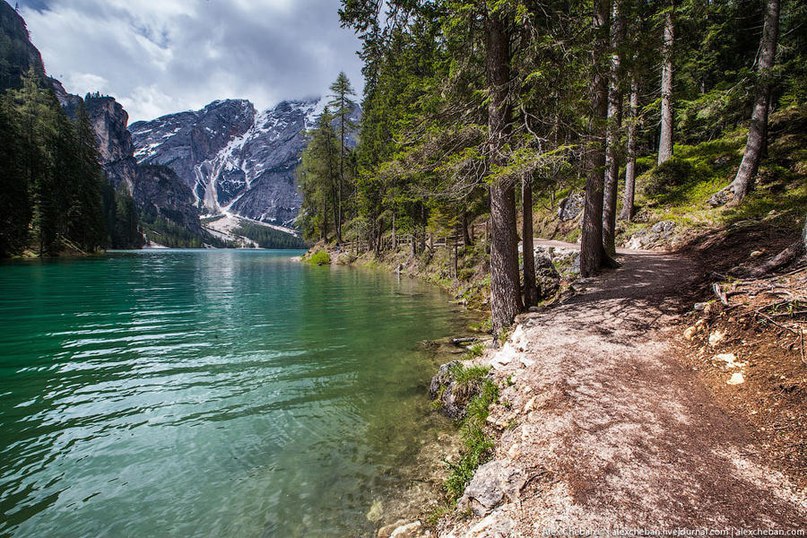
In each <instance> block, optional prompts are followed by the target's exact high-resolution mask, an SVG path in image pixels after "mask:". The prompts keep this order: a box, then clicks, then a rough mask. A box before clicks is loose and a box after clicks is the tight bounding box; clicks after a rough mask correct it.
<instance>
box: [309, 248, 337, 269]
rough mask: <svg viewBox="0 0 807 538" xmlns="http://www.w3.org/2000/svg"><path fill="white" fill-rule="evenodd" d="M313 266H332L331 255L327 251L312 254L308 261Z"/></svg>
mask: <svg viewBox="0 0 807 538" xmlns="http://www.w3.org/2000/svg"><path fill="white" fill-rule="evenodd" d="M305 261H306V262H308V263H310V264H311V265H330V264H331V255H330V254H328V251H327V250H318V251H316V252H314V253H312V254H311V255H310V256H309V257H308V258H307V259H306V260H305Z"/></svg>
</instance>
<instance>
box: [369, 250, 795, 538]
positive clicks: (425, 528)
mask: <svg viewBox="0 0 807 538" xmlns="http://www.w3.org/2000/svg"><path fill="white" fill-rule="evenodd" d="M569 248H573V247H572V246H569ZM620 261H621V262H622V264H623V266H622V268H621V269H619V270H618V271H613V272H611V273H608V274H606V275H604V276H603V277H601V278H600V279H598V280H597V281H586V280H581V281H578V282H577V284H576V285H575V288H576V293H575V294H574V296H569V297H567V298H566V299H565V300H563V301H562V302H561V303H560V304H557V305H555V306H552V307H550V308H547V309H545V310H542V311H536V312H530V313H527V314H524V315H522V316H521V317H520V318H519V319H518V320H517V325H516V327H515V329H514V331H513V332H512V333H511V335H510V337H509V338H508V340H507V341H506V343H505V344H504V345H503V346H502V348H501V349H499V350H495V351H494V350H488V351H486V352H485V353H484V354H483V355H482V356H481V357H477V358H475V359H473V361H472V364H473V365H476V366H481V367H484V368H488V369H489V373H488V374H487V375H486V379H489V380H491V381H492V382H494V383H495V384H496V386H497V387H498V398H497V401H496V403H495V404H493V405H492V406H491V408H490V413H489V415H488V416H487V419H486V425H485V429H486V432H487V433H488V434H490V435H491V436H492V438H493V439H495V448H494V449H493V450H492V451H491V453H490V454H489V455H488V459H487V461H486V462H485V463H483V464H482V465H481V466H480V467H479V468H478V469H477V471H476V472H475V474H474V475H473V478H472V479H471V480H470V482H469V483H468V485H467V487H465V489H464V491H463V494H462V496H461V497H460V498H459V501H458V502H457V504H456V508H454V509H453V510H452V511H450V512H449V513H448V514H447V515H445V516H444V517H443V518H442V519H440V520H439V522H438V523H437V524H436V525H435V526H430V525H427V523H428V522H427V521H424V520H423V519H420V520H416V521H399V522H398V523H397V524H395V525H392V526H387V527H384V528H382V529H381V530H380V531H379V534H378V536H384V537H387V536H396V537H414V536H445V537H454V538H459V537H479V538H482V537H499V536H501V537H505V536H541V535H542V533H544V532H546V531H547V530H553V531H564V530H565V531H571V530H579V529H583V528H586V529H600V530H612V531H613V530H619V529H636V528H644V529H651V530H659V531H660V530H665V529H674V528H690V529H693V528H710V529H735V530H737V529H749V528H760V529H799V528H804V526H805V525H807V492H806V491H805V490H804V489H803V488H800V487H799V484H798V483H797V482H795V481H794V480H793V479H791V478H790V477H788V476H786V475H785V474H783V473H782V472H780V471H779V470H777V469H774V468H771V467H770V461H769V458H767V457H766V453H765V450H764V448H763V447H762V446H761V445H760V443H759V442H758V440H757V438H756V437H755V436H754V435H753V432H751V431H749V429H748V427H747V426H746V424H745V423H744V422H743V421H742V420H740V419H739V417H735V416H731V415H728V414H727V413H726V412H725V411H724V410H723V409H722V408H721V407H720V406H719V405H718V404H717V403H716V402H715V400H714V397H713V396H712V393H711V392H710V391H709V389H708V387H706V386H705V385H704V383H703V382H702V380H701V379H700V378H699V374H698V371H697V368H691V367H689V366H688V365H687V364H686V361H684V360H683V358H682V357H681V356H680V355H679V351H678V349H677V347H676V342H678V341H679V340H681V339H682V338H683V335H682V332H683V331H682V328H685V327H686V324H685V319H684V317H683V316H684V315H685V313H686V312H687V311H689V310H691V308H692V304H691V303H689V302H687V301H688V299H687V293H686V290H691V289H692V288H693V287H695V286H696V284H697V278H698V275H699V274H700V270H699V268H698V266H697V264H696V263H695V262H694V261H693V260H692V259H689V258H687V257H685V256H682V255H671V254H658V253H647V252H639V253H631V254H628V253H625V252H623V255H622V256H621V257H620ZM449 368H450V367H448V366H446V367H444V368H443V369H441V372H440V373H439V374H438V376H437V377H436V381H435V383H437V384H438V385H442V386H444V387H447V386H450V384H451V380H450V379H448V378H447V376H446V374H447V371H448V369H449ZM432 393H433V396H435V395H438V399H439V400H440V401H441V402H442V404H443V405H444V406H446V408H447V409H448V410H449V413H450V414H453V415H454V416H460V415H461V414H462V411H461V410H459V408H460V407H461V403H462V400H463V399H465V400H467V398H466V397H464V396H463V395H462V393H461V391H460V392H459V393H458V392H456V391H453V390H447V389H446V390H443V391H442V392H440V391H439V390H438V391H435V390H433V391H432Z"/></svg>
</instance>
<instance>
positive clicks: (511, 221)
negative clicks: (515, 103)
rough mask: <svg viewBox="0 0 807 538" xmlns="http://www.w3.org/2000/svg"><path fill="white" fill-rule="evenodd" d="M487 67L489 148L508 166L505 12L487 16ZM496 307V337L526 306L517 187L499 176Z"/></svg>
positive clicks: (493, 224) (494, 231) (494, 225)
mask: <svg viewBox="0 0 807 538" xmlns="http://www.w3.org/2000/svg"><path fill="white" fill-rule="evenodd" d="M486 71H487V78H488V88H489V90H490V102H489V104H488V142H487V143H488V152H489V159H490V162H491V164H492V165H503V164H505V161H506V158H505V157H504V156H503V155H502V150H503V148H504V146H505V144H506V143H507V139H508V135H509V129H510V114H511V110H510V106H511V105H510V103H509V102H508V101H509V94H510V88H509V86H510V35H509V31H508V29H507V26H506V24H505V21H503V20H502V18H501V14H500V13H492V14H489V15H488V18H487V57H486ZM490 232H491V244H490V308H491V317H492V318H493V334H494V339H497V338H498V335H499V334H500V333H501V331H502V329H504V328H506V327H509V326H510V325H511V324H512V323H513V320H514V319H515V317H516V314H518V312H519V311H520V310H521V286H520V283H519V276H518V234H517V233H516V198H515V188H514V187H513V185H512V184H511V183H507V182H505V180H502V179H497V180H495V181H494V182H493V183H492V184H491V185H490Z"/></svg>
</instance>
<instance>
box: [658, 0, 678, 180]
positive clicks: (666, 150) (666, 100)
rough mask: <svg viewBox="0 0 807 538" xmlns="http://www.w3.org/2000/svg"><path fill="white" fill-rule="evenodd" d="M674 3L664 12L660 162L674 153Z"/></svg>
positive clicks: (668, 158)
mask: <svg viewBox="0 0 807 538" xmlns="http://www.w3.org/2000/svg"><path fill="white" fill-rule="evenodd" d="M674 8H675V4H672V5H671V6H670V7H669V8H668V9H667V12H666V13H665V14H664V42H663V45H662V56H663V59H662V64H661V136H660V137H659V144H658V164H663V163H665V162H667V161H668V160H670V157H672V154H673V108H672V92H673V54H672V53H673V44H674V41H675V37H674V26H673V10H674Z"/></svg>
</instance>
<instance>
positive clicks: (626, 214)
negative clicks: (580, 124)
mask: <svg viewBox="0 0 807 538" xmlns="http://www.w3.org/2000/svg"><path fill="white" fill-rule="evenodd" d="M638 115H639V86H638V84H637V82H636V78H635V77H631V81H630V109H629V112H628V126H627V127H628V143H627V146H628V147H627V151H628V157H627V160H626V161H625V192H624V194H623V197H622V211H621V212H620V214H619V218H620V219H622V220H627V221H630V220H631V219H633V211H634V206H635V198H636V127H637V125H636V122H637V121H638Z"/></svg>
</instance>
